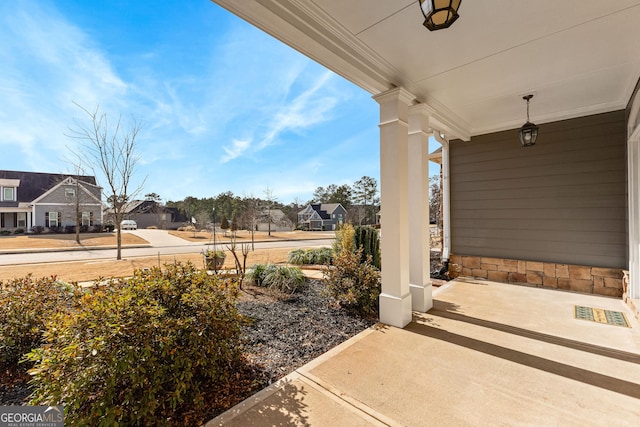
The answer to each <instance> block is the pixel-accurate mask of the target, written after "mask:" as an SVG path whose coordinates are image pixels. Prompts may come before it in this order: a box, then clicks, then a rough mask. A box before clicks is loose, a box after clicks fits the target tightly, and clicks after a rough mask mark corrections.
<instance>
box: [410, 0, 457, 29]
mask: <svg viewBox="0 0 640 427" xmlns="http://www.w3.org/2000/svg"><path fill="white" fill-rule="evenodd" d="M461 1H462V0H418V3H420V10H421V11H422V14H423V15H424V24H422V25H424V26H425V27H427V28H428V29H429V31H435V30H441V29H443V28H449V27H450V26H451V24H453V23H454V22H455V21H456V19H458V18H459V15H458V8H459V7H460V2H461Z"/></svg>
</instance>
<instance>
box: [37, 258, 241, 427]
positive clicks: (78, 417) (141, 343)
mask: <svg viewBox="0 0 640 427" xmlns="http://www.w3.org/2000/svg"><path fill="white" fill-rule="evenodd" d="M165 268H166V271H161V270H160V269H158V268H153V269H150V270H145V271H138V272H136V273H135V274H134V276H133V277H132V278H130V279H122V280H120V281H117V282H114V283H112V285H111V286H110V287H101V288H98V289H97V290H95V291H94V292H92V293H88V294H87V295H85V296H84V297H83V298H82V299H81V300H80V304H79V305H78V308H77V310H74V312H72V314H71V315H56V316H55V317H54V318H53V319H52V321H51V322H50V323H49V325H48V328H47V330H46V332H45V338H46V342H47V345H46V346H43V347H40V348H39V349H36V350H34V351H32V352H31V353H30V354H29V359H30V360H31V361H33V362H35V363H36V365H35V367H34V368H33V369H32V370H31V371H30V373H31V374H32V375H33V380H32V384H33V385H34V387H36V389H35V391H34V393H33V395H32V399H31V401H30V404H32V405H51V404H63V405H65V421H67V420H68V422H69V424H71V425H176V424H187V425H188V424H191V425H194V424H195V422H194V420H193V419H192V415H191V416H190V415H189V414H193V411H198V410H201V409H202V408H204V407H205V403H206V405H208V406H214V405H219V407H218V408H220V407H224V406H225V405H228V404H229V402H228V400H227V399H229V396H231V395H232V394H233V390H234V387H235V385H234V380H235V377H236V374H237V372H239V370H242V369H243V367H244V366H245V365H244V363H245V362H244V359H243V356H242V354H241V346H240V344H241V324H242V317H241V316H240V315H239V314H238V312H237V310H236V308H235V301H236V298H237V295H238V288H237V284H234V283H231V282H227V281H223V280H222V279H219V278H217V277H215V276H209V275H207V274H206V272H202V271H199V270H198V269H196V268H195V266H194V265H193V264H175V265H165ZM212 393H213V394H212ZM207 396H209V397H210V396H214V398H213V399H212V398H208V399H207V398H206V397H207ZM189 417H191V419H189Z"/></svg>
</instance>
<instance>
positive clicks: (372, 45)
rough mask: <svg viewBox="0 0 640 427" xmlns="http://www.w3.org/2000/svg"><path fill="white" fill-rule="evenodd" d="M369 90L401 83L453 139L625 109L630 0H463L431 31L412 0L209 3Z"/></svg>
mask: <svg viewBox="0 0 640 427" xmlns="http://www.w3.org/2000/svg"><path fill="white" fill-rule="evenodd" d="M213 1H214V2H215V3H218V4H219V5H221V6H223V7H224V8H226V9H228V10H230V11H231V12H233V13H234V14H236V15H238V16H240V17H241V18H243V19H245V20H246V21H248V22H250V23H252V24H254V25H256V26H257V27H259V28H261V29H263V30H264V31H266V32H267V33H269V34H271V35H273V36H274V37H276V38H277V39H279V40H281V41H283V42H284V43H286V44H288V45H290V46H291V47H293V48H294V49H296V50H298V51H300V52H302V53H303V54H305V55H307V56H309V57H311V58H313V59H314V60H316V61H317V62H319V63H321V64H322V65H324V66H325V67H327V68H329V69H331V70H333V71H334V72H336V73H338V74H340V75H341V76H343V77H345V78H346V79H348V80H350V81H352V82H353V83H355V84H357V85H358V86H360V87H362V88H363V89H365V90H367V91H368V92H370V93H371V94H376V93H379V92H382V91H385V90H387V89H390V88H392V87H395V86H403V87H405V88H406V89H407V90H409V91H410V92H411V93H413V94H414V95H415V96H416V98H417V100H418V101H420V102H425V103H427V104H429V105H431V106H432V107H434V108H435V109H436V110H437V114H436V115H435V117H434V119H433V125H434V126H437V127H438V128H439V129H441V130H443V131H445V132H447V133H448V134H449V135H451V136H455V137H458V138H463V139H468V138H469V137H470V136H472V135H478V134H484V133H488V132H493V131H498V130H504V129H510V128H515V127H519V126H521V125H522V123H523V122H524V119H525V116H526V112H525V103H524V101H523V100H522V96H523V95H525V94H527V93H535V95H536V96H535V97H534V99H533V100H532V104H531V119H532V121H533V122H535V123H544V122H549V121H555V120H561V119H567V118H572V117H578V116H583V115H587V114H595V113H601V112H606V111H613V110H618V109H623V108H625V106H626V104H627V102H628V101H629V99H630V96H631V94H632V92H633V89H634V86H635V84H636V82H637V81H638V78H639V76H640V25H638V23H639V22H640V0H616V1H615V2H613V1H595V0H563V1H561V2H559V1H557V0H536V1H513V0H489V1H470V0H465V1H463V2H462V5H461V7H460V19H458V21H457V22H456V23H455V24H454V25H453V26H452V27H451V28H449V29H446V30H441V31H436V32H430V31H428V30H427V29H426V28H424V27H423V26H422V21H423V17H422V14H421V13H420V10H419V7H418V2H417V1H416V0H394V1H390V0H348V1H345V0H213Z"/></svg>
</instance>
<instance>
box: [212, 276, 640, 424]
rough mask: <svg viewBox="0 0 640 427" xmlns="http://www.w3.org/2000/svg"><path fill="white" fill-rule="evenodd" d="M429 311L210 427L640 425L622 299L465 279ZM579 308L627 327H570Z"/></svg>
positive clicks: (638, 382) (637, 333) (638, 330)
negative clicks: (609, 315) (611, 315)
mask: <svg viewBox="0 0 640 427" xmlns="http://www.w3.org/2000/svg"><path fill="white" fill-rule="evenodd" d="M433 303H434V304H433V308H432V309H431V310H430V311H429V312H428V313H418V312H415V313H413V317H412V320H411V322H410V323H409V324H408V325H407V326H406V327H405V328H404V329H398V328H390V327H386V326H384V325H378V326H376V327H373V328H372V329H369V330H366V331H364V332H362V333H361V334H359V335H358V336H356V337H354V338H352V339H351V340H349V341H347V342H345V343H343V344H342V345H340V346H339V347H337V348H335V349H333V350H332V351H330V352H328V353H327V354H325V355H323V356H321V357H319V358H318V359H316V360H314V361H312V362H310V363H309V364H307V365H305V366H303V367H302V368H300V369H298V370H296V371H295V372H294V373H293V374H291V375H289V376H287V377H286V378H284V379H283V380H281V381H280V382H278V383H276V384H274V385H272V386H271V387H269V388H267V389H265V390H263V391H262V392H260V393H258V394H257V395H255V396H253V397H251V398H250V399H247V400H246V401H245V402H243V403H241V404H240V405H238V406H236V407H235V408H233V409H231V410H229V411H228V412H227V413H225V414H223V415H221V416H220V417H218V418H216V419H214V420H212V421H210V422H209V423H208V424H207V426H208V427H213V426H219V425H225V426H246V425H309V426H316V425H318V426H325V425H351V426H371V425H374V426H382V425H387V426H396V425H397V426H400V425H413V426H418V425H456V426H467V425H509V426H518V425H523V426H524V425H562V426H572V425H576V426H577V425H581V426H601V425H616V426H635V425H636V424H637V420H638V419H639V418H640V405H638V402H639V401H640V325H639V324H638V320H637V319H635V318H634V317H633V315H632V313H631V312H630V310H629V309H628V307H627V306H626V305H625V304H624V303H623V302H622V301H621V300H620V299H615V298H609V297H603V296H594V295H585V294H579V293H573V292H565V291H557V290H548V289H536V288H533V287H529V286H520V285H508V284H503V283H498V282H492V281H489V280H483V279H466V278H465V279H457V280H454V281H452V282H450V283H449V284H447V285H445V286H443V287H441V288H438V289H436V290H435V291H434V295H433ZM576 306H578V307H585V308H592V309H596V310H604V311H609V312H618V313H622V316H623V318H624V319H625V320H626V321H627V322H628V325H629V326H630V327H625V326H616V325H614V324H607V323H600V322H597V321H592V320H583V319H580V318H576V315H575V313H576ZM600 320H602V319H600Z"/></svg>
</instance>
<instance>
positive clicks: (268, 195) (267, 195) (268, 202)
mask: <svg viewBox="0 0 640 427" xmlns="http://www.w3.org/2000/svg"><path fill="white" fill-rule="evenodd" d="M264 201H265V208H266V209H267V225H268V227H269V236H271V224H272V223H273V218H272V217H271V209H272V208H273V204H274V203H276V202H277V201H278V199H276V197H275V196H274V195H273V190H272V189H271V188H269V187H267V188H266V190H264Z"/></svg>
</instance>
